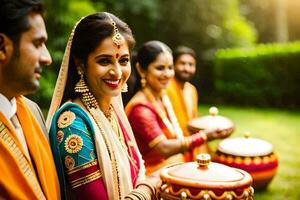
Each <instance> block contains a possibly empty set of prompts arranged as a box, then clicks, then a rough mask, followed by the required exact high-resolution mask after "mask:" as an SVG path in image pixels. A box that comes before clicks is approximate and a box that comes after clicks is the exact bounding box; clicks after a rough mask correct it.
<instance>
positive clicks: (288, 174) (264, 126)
mask: <svg viewBox="0 0 300 200" xmlns="http://www.w3.org/2000/svg"><path fill="white" fill-rule="evenodd" d="M218 108H219V114H220V115H223V116H226V117H229V118H230V119H231V120H232V121H233V122H234V123H235V125H236V130H235V132H234V133H233V134H232V135H231V136H230V137H241V136H243V133H244V132H245V131H250V132H251V133H252V134H251V135H252V137H256V138H261V139H264V140H267V141H268V142H270V143H272V144H273V147H274V151H275V153H276V154H277V156H278V157H279V167H278V171H277V174H276V176H275V177H274V179H273V180H272V182H271V184H270V185H269V186H268V188H267V190H265V191H262V192H256V193H255V196H254V197H255V199H258V200H298V199H300V189H299V188H300V112H291V111H283V110H275V109H263V108H242V107H229V106H218ZM208 109H209V107H208V106H207V105H201V106H200V107H199V111H200V114H201V115H207V114H208ZM216 146H217V142H214V143H212V147H213V148H215V147H216Z"/></svg>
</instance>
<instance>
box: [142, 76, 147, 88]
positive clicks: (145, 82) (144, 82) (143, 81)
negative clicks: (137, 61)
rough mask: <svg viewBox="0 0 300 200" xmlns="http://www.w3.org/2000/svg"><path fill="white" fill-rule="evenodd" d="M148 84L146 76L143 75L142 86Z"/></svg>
mask: <svg viewBox="0 0 300 200" xmlns="http://www.w3.org/2000/svg"><path fill="white" fill-rule="evenodd" d="M146 84H147V80H146V79H145V77H143V76H142V77H141V86H142V88H144V87H146Z"/></svg>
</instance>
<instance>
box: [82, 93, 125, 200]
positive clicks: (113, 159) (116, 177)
mask: <svg viewBox="0 0 300 200" xmlns="http://www.w3.org/2000/svg"><path fill="white" fill-rule="evenodd" d="M81 101H82V103H83V105H84V106H85V108H86V109H87V111H88V112H89V113H90V115H91V116H92V118H93V120H94V121H95V123H96V125H97V127H98V129H99V130H100V133H101V135H102V137H103V139H104V143H105V145H106V149H107V151H108V154H109V157H110V160H111V164H112V174H113V179H114V181H115V182H116V185H117V187H115V188H116V189H117V190H114V194H115V196H118V199H119V200H121V188H120V177H119V169H118V165H117V159H116V155H115V152H114V150H113V148H112V147H111V145H110V142H109V139H108V138H107V136H106V134H105V132H104V130H103V128H102V125H101V123H100V121H101V120H100V119H99V118H98V117H97V114H96V113H94V111H95V109H94V110H92V109H91V108H90V107H89V105H88V104H87V102H85V101H84V100H83V99H81ZM97 108H99V105H98V103H97ZM99 110H100V108H99ZM114 169H115V170H114Z"/></svg>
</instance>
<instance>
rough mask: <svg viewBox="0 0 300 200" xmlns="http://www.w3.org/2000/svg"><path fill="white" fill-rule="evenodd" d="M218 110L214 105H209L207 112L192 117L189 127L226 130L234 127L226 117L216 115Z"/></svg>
mask: <svg viewBox="0 0 300 200" xmlns="http://www.w3.org/2000/svg"><path fill="white" fill-rule="evenodd" d="M218 113H219V110H218V108H216V107H211V108H210V109H209V114H210V115H206V116H203V117H199V118H195V119H192V120H191V121H190V122H189V123H188V126H189V128H190V129H193V130H195V129H198V130H206V129H209V130H214V129H219V130H227V129H232V130H233V128H234V123H233V122H232V121H231V120H230V119H228V118H227V117H223V116H220V115H218Z"/></svg>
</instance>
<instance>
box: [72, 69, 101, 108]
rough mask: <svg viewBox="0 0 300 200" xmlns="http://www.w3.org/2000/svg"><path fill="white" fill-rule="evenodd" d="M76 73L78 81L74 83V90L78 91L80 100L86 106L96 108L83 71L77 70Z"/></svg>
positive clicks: (95, 101) (96, 104)
mask: <svg viewBox="0 0 300 200" xmlns="http://www.w3.org/2000/svg"><path fill="white" fill-rule="evenodd" d="M78 74H79V75H80V79H79V81H78V82H77V83H76V85H75V88H74V90H75V92H77V93H80V94H81V96H82V102H83V103H84V104H85V105H86V106H88V107H89V108H97V107H98V103H97V100H96V99H95V97H94V95H93V94H92V93H91V92H90V90H89V87H88V86H87V84H86V83H85V80H84V77H83V73H82V72H81V71H78Z"/></svg>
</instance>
